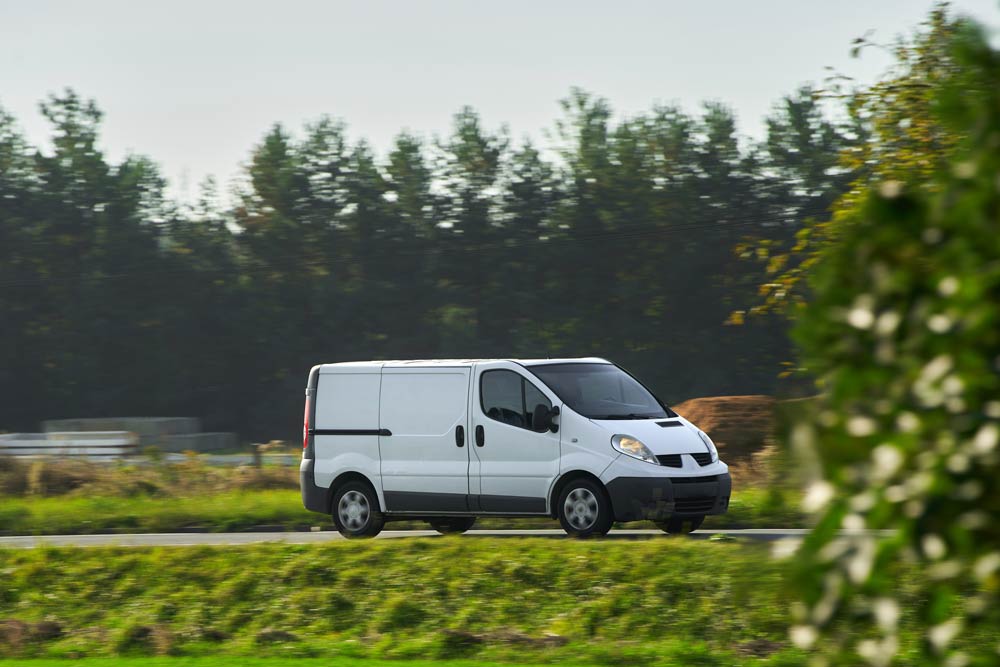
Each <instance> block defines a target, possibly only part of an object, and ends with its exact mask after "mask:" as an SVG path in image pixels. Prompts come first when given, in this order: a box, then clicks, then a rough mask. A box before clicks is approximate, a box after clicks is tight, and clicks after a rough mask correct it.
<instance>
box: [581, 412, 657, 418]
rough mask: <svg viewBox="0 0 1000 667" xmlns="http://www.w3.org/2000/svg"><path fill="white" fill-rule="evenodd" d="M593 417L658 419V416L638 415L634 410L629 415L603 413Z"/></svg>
mask: <svg viewBox="0 0 1000 667" xmlns="http://www.w3.org/2000/svg"><path fill="white" fill-rule="evenodd" d="M591 419H658V417H653V416H651V415H637V414H635V413H634V412H630V413H628V414H627V415H601V416H600V417H591Z"/></svg>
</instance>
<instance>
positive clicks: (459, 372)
mask: <svg viewBox="0 0 1000 667" xmlns="http://www.w3.org/2000/svg"><path fill="white" fill-rule="evenodd" d="M470 375H471V369H470V368H469V367H462V366H458V367H441V366H432V367H414V366H406V365H400V366H390V365H386V366H384V367H383V368H382V391H381V397H380V400H379V427H380V429H381V431H382V435H380V436H379V450H380V451H381V455H382V475H381V477H382V492H383V495H384V497H385V504H386V509H387V510H388V511H390V512H420V513H434V512H466V511H468V510H469V509H470V507H469V446H468V439H469V437H468V434H467V433H466V432H465V431H466V422H467V419H468V396H469V377H470ZM389 433H391V435H388V434H389Z"/></svg>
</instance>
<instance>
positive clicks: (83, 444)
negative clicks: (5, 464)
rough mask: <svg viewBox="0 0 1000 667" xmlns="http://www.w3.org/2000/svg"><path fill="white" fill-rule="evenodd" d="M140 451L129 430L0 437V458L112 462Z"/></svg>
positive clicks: (135, 438) (16, 434)
mask: <svg viewBox="0 0 1000 667" xmlns="http://www.w3.org/2000/svg"><path fill="white" fill-rule="evenodd" d="M138 452H139V437H138V436H137V435H136V434H135V433H131V432H128V431H87V432H81V431H55V432H51V433H7V434H3V435H0V456H23V457H34V458H40V457H59V458H66V457H71V458H85V459H91V460H97V461H101V460H105V461H106V460H115V459H120V458H125V457H127V456H132V455H134V454H137V453H138Z"/></svg>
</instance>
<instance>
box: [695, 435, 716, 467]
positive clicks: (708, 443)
mask: <svg viewBox="0 0 1000 667" xmlns="http://www.w3.org/2000/svg"><path fill="white" fill-rule="evenodd" d="M698 435H699V436H701V441H702V442H704V443H705V446H706V447H708V451H709V452H711V453H712V463H715V462H716V461H718V460H719V450H718V449H717V448H716V447H715V443H714V442H712V439H711V438H710V437H708V434H707V433H705V432H704V431H698Z"/></svg>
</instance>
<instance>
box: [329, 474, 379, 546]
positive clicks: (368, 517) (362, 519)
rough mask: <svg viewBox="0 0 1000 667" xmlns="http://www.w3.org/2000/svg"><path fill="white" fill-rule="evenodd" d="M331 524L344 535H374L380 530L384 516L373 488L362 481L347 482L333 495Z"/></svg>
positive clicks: (363, 536)
mask: <svg viewBox="0 0 1000 667" xmlns="http://www.w3.org/2000/svg"><path fill="white" fill-rule="evenodd" d="M332 514H333V525H335V526H336V527H337V530H338V531H339V532H340V534H341V535H343V536H344V537H347V538H350V539H354V538H365V537H375V536H376V535H378V534H379V533H380V532H382V526H384V525H385V517H384V516H383V515H382V510H381V509H380V508H379V504H378V496H377V495H375V489H373V488H372V487H371V486H370V485H368V484H365V483H364V482H359V481H354V482H347V483H346V484H344V485H343V486H341V487H340V488H339V489H337V492H336V493H335V494H334V495H333V508H332Z"/></svg>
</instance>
